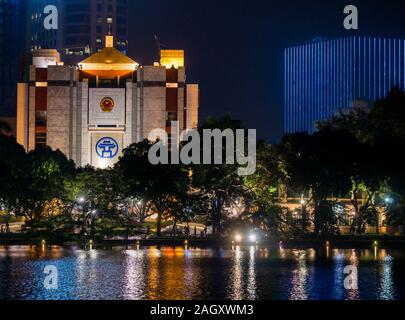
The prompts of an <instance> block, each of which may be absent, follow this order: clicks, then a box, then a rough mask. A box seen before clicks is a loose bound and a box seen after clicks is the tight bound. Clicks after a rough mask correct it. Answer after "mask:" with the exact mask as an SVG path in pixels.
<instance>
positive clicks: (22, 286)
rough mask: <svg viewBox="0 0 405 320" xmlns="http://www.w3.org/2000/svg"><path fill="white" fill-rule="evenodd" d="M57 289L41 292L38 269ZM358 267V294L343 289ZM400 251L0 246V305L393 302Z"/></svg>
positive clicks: (402, 287) (404, 257)
mask: <svg viewBox="0 0 405 320" xmlns="http://www.w3.org/2000/svg"><path fill="white" fill-rule="evenodd" d="M47 265H54V266H56V267H57V269H58V272H59V289H58V290H46V289H45V288H44V286H43V282H44V279H45V276H46V275H45V274H44V273H43V271H44V268H45V266H47ZM348 265H355V266H357V267H358V275H359V289H358V290H346V289H345V288H344V279H345V277H346V276H347V275H345V274H344V268H345V267H346V266H348ZM404 266H405V252H401V251H399V250H384V249H377V250H375V249H367V250H339V249H333V248H329V247H327V248H320V249H316V250H315V249H292V250H290V249H283V248H258V247H255V246H252V247H234V248H232V249H231V248H229V249H228V248H222V249H203V248H183V247H161V248H158V247H147V248H137V247H133V248H114V249H112V250H103V249H97V250H82V249H79V248H62V247H42V246H39V247H35V246H31V247H28V246H9V247H4V246H0V299H26V300H38V299H40V300H57V299H92V300H99V299H101V300H104V299H113V300H118V299H125V300H144V299H163V300H165V299H173V300H182V299H186V300H191V299H232V300H245V299H247V300H254V299H274V300H287V299H291V300H306V299H311V300H330V299H333V300H358V299H367V300H370V299H381V300H393V299H401V298H402V299H403V298H405V282H404V281H403V280H404V278H405V274H404V273H403V270H404Z"/></svg>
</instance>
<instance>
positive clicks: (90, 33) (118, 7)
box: [27, 0, 128, 64]
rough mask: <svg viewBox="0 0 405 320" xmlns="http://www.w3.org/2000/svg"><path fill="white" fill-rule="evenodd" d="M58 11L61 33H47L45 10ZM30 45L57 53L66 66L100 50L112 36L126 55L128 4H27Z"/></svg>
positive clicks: (70, 0)
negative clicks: (51, 6)
mask: <svg viewBox="0 0 405 320" xmlns="http://www.w3.org/2000/svg"><path fill="white" fill-rule="evenodd" d="M47 5H54V6H56V7H57V8H58V14H59V17H58V24H59V26H58V30H46V29H45V28H44V25H43V22H44V18H45V16H46V14H44V8H45V6H47ZM27 11H28V24H27V27H28V32H27V42H28V47H29V48H30V49H31V50H35V49H57V50H58V51H59V52H60V53H61V54H62V57H63V59H64V60H65V62H66V63H72V64H73V63H77V62H79V61H81V60H83V57H86V56H89V55H90V54H92V53H95V52H97V51H99V50H101V49H102V48H103V47H104V46H105V43H104V36H103V35H105V34H106V33H107V32H110V33H111V34H112V35H113V36H114V39H115V43H114V46H115V47H116V48H117V49H118V50H119V51H121V52H122V53H124V54H126V52H127V47H128V0H28V5H27Z"/></svg>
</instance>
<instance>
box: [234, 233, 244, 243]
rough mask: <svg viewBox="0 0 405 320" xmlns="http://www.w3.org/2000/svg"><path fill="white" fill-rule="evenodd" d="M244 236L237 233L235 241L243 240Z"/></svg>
mask: <svg viewBox="0 0 405 320" xmlns="http://www.w3.org/2000/svg"><path fill="white" fill-rule="evenodd" d="M242 240H243V237H242V236H241V235H240V234H237V235H235V241H236V242H242Z"/></svg>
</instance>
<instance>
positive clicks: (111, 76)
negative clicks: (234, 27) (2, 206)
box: [17, 35, 199, 168]
mask: <svg viewBox="0 0 405 320" xmlns="http://www.w3.org/2000/svg"><path fill="white" fill-rule="evenodd" d="M105 39H106V40H105V41H103V42H104V43H105V47H104V48H103V49H101V50H100V51H99V52H96V53H94V54H93V55H91V56H90V57H88V58H86V59H84V60H83V61H81V62H80V63H79V64H78V67H77V66H73V65H67V64H63V63H62V62H61V59H60V54H59V53H58V51H56V50H54V49H40V50H34V51H33V64H32V66H31V67H30V79H29V83H19V85H18V103H17V105H18V110H17V140H18V142H19V143H20V144H21V145H23V146H24V147H25V148H26V149H27V150H33V149H35V148H37V147H40V146H44V145H48V146H50V147H51V148H53V149H54V150H57V149H58V150H60V151H62V152H63V153H65V154H66V156H67V157H68V158H69V159H72V160H74V161H75V162H76V164H77V165H78V166H85V165H87V164H90V165H92V166H94V167H97V168H106V167H109V166H112V165H114V163H115V162H116V161H117V160H118V158H119V156H120V155H121V153H122V151H123V149H125V148H126V147H128V146H129V145H131V144H132V143H135V142H139V141H142V140H144V139H148V138H149V133H150V132H151V131H153V130H155V129H161V130H165V131H167V132H168V133H170V132H171V126H172V121H177V122H178V125H177V126H176V127H178V129H179V130H180V131H183V130H185V129H190V128H195V127H196V126H197V125H198V107H199V89H198V85H195V84H186V72H185V68H184V51H183V50H162V52H161V61H160V62H156V63H155V64H154V65H153V66H141V65H139V64H138V63H137V62H136V61H135V60H133V59H131V58H129V57H128V56H126V55H124V54H123V53H121V52H120V51H119V50H117V49H115V48H114V45H113V44H114V43H115V42H114V37H113V36H111V35H108V36H107V37H106V38H105Z"/></svg>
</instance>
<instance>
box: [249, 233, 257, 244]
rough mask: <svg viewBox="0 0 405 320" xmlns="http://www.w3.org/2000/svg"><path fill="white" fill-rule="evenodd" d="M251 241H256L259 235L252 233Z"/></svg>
mask: <svg viewBox="0 0 405 320" xmlns="http://www.w3.org/2000/svg"><path fill="white" fill-rule="evenodd" d="M249 241H250V242H256V241H257V236H256V235H255V234H254V233H252V234H251V235H249Z"/></svg>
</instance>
